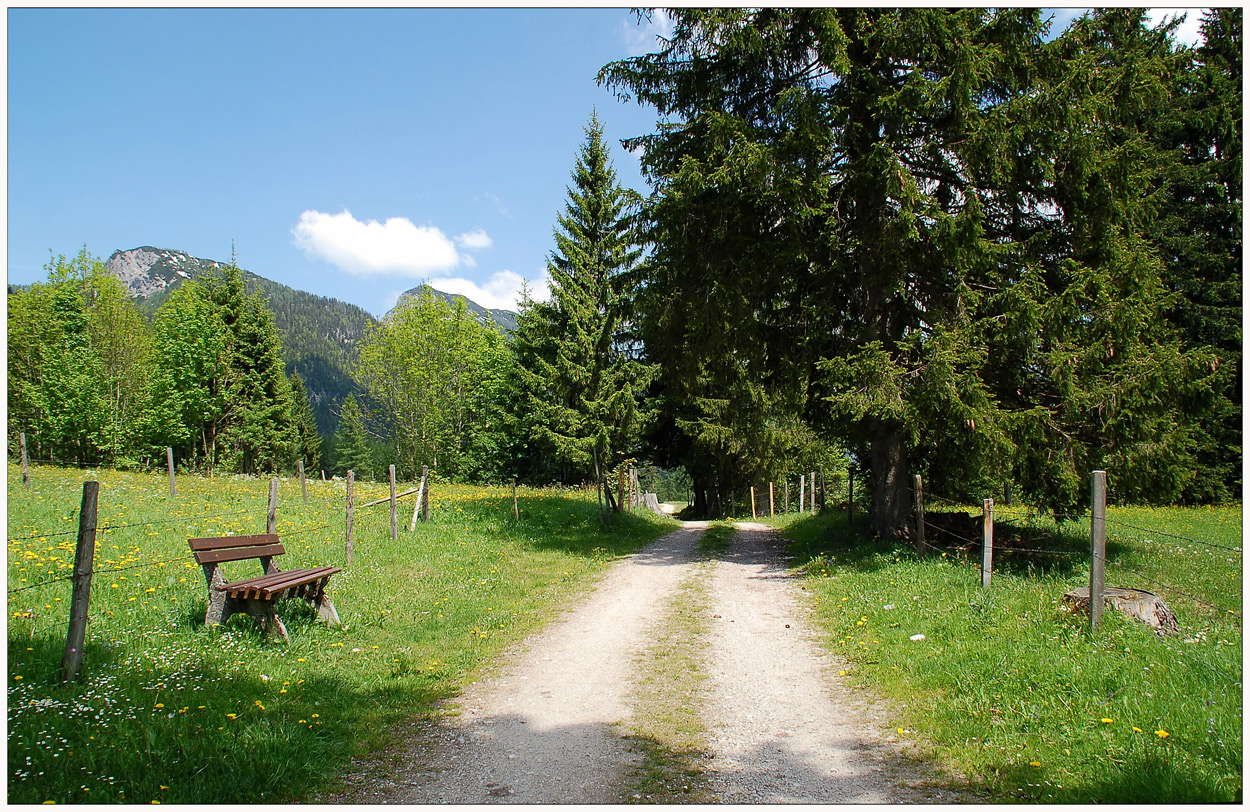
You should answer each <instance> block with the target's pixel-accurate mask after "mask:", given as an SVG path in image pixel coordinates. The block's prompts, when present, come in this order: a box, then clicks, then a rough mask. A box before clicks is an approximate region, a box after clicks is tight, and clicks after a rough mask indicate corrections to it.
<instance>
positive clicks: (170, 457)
mask: <svg viewBox="0 0 1250 812" xmlns="http://www.w3.org/2000/svg"><path fill="white" fill-rule="evenodd" d="M165 461H166V463H168V465H169V498H171V499H173V498H174V497H176V496H177V495H178V488H177V486H175V485H174V450H173V449H172V448H170V447H169V446H166V447H165Z"/></svg>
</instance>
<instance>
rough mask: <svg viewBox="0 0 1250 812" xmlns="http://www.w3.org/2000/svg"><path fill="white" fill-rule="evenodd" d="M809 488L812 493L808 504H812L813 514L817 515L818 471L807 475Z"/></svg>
mask: <svg viewBox="0 0 1250 812" xmlns="http://www.w3.org/2000/svg"><path fill="white" fill-rule="evenodd" d="M807 490H808V491H809V492H810V493H811V496H809V497H808V504H809V505H810V506H811V509H812V515H813V516H815V515H816V472H815V471H812V472H811V473H810V474H809V475H808V477H807Z"/></svg>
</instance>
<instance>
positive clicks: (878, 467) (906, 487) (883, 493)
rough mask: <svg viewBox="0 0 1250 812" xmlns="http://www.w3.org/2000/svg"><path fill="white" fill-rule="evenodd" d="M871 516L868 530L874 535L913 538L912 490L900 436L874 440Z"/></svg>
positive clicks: (889, 435)
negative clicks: (911, 516)
mask: <svg viewBox="0 0 1250 812" xmlns="http://www.w3.org/2000/svg"><path fill="white" fill-rule="evenodd" d="M870 456H871V458H872V515H871V516H870V518H869V524H868V530H869V532H870V533H871V534H872V535H874V536H882V537H887V538H910V537H911V522H910V513H911V487H910V477H909V473H910V472H909V470H908V462H907V447H906V446H905V445H904V444H903V438H902V436H901V434H899V433H897V432H896V433H891V434H886V435H884V436H879V437H876V438H874V439H873V441H872V449H871V454H870Z"/></svg>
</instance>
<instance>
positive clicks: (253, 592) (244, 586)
mask: <svg viewBox="0 0 1250 812" xmlns="http://www.w3.org/2000/svg"><path fill="white" fill-rule="evenodd" d="M342 571H343V568H342V567H317V568H315V569H306V570H288V571H286V572H275V573H273V574H271V575H262V576H261V577H259V578H250V579H248V580H246V581H235V582H233V583H229V584H221V585H220V586H218V587H217V588H218V589H220V590H222V591H224V592H226V593H227V594H228V595H230V596H231V597H243V598H260V599H269V598H271V597H273V596H274V595H276V594H278V593H281V592H285V591H286V590H288V589H291V588H293V587H298V586H303V585H304V584H310V583H313V582H316V581H321V580H325V579H328V578H329V577H330V576H331V575H334V574H335V573H336V572H342Z"/></svg>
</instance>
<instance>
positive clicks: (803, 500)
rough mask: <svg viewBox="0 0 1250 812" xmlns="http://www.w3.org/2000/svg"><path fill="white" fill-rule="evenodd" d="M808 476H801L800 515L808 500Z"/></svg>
mask: <svg viewBox="0 0 1250 812" xmlns="http://www.w3.org/2000/svg"><path fill="white" fill-rule="evenodd" d="M805 477H806V474H799V513H802V512H803V505H804V504H806V499H807V479H806V478H805Z"/></svg>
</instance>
